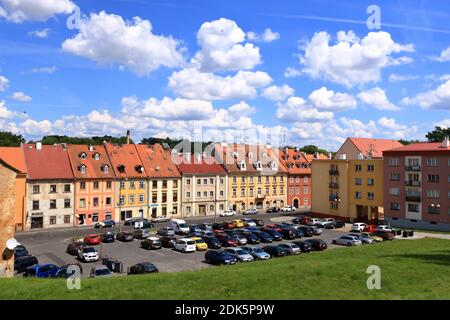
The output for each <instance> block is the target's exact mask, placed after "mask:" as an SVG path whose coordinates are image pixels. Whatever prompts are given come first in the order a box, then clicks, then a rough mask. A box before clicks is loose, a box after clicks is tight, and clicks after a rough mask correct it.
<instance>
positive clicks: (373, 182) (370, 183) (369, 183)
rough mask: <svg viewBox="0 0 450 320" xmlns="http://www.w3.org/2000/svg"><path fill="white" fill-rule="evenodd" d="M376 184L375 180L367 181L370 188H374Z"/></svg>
mask: <svg viewBox="0 0 450 320" xmlns="http://www.w3.org/2000/svg"><path fill="white" fill-rule="evenodd" d="M374 184H375V180H374V179H372V178H368V179H367V185H368V186H373V185H374Z"/></svg>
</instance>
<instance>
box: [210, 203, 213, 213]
mask: <svg viewBox="0 0 450 320" xmlns="http://www.w3.org/2000/svg"><path fill="white" fill-rule="evenodd" d="M209 211H210V212H213V211H214V205H213V204H211V205H210V206H209Z"/></svg>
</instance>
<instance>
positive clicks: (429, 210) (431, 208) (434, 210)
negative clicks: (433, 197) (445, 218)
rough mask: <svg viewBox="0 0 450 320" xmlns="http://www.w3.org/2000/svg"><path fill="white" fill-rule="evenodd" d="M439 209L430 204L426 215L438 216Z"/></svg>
mask: <svg viewBox="0 0 450 320" xmlns="http://www.w3.org/2000/svg"><path fill="white" fill-rule="evenodd" d="M440 209H441V208H440V207H438V206H436V205H434V204H431V205H429V206H428V213H429V214H440V213H441V210H440Z"/></svg>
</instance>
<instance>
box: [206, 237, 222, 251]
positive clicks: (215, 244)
mask: <svg viewBox="0 0 450 320" xmlns="http://www.w3.org/2000/svg"><path fill="white" fill-rule="evenodd" d="M202 239H203V241H205V242H206V244H207V245H208V248H209V249H220V248H222V242H221V241H220V240H219V239H217V238H216V237H208V236H203V237H202Z"/></svg>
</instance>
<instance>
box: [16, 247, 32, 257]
mask: <svg viewBox="0 0 450 320" xmlns="http://www.w3.org/2000/svg"><path fill="white" fill-rule="evenodd" d="M28 255H29V253H28V250H27V249H26V248H25V247H24V246H20V247H19V246H17V247H15V248H14V259H17V258H20V257H25V256H28Z"/></svg>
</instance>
